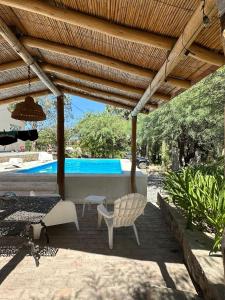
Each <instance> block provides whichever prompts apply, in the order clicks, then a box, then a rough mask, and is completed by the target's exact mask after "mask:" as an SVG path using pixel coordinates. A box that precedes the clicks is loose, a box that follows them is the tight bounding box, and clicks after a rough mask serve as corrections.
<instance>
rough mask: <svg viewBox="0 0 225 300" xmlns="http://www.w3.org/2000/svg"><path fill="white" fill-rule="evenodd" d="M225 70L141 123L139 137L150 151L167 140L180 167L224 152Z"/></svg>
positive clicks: (221, 70) (205, 80)
mask: <svg viewBox="0 0 225 300" xmlns="http://www.w3.org/2000/svg"><path fill="white" fill-rule="evenodd" d="M224 79H225V68H221V69H219V70H218V71H217V72H215V73H214V74H212V75H211V76H209V77H207V78H205V79H204V80H202V81H201V82H199V83H198V84H197V85H195V86H194V87H193V88H191V89H189V90H187V91H186V92H184V93H182V94H180V95H179V96H177V97H176V98H175V99H173V100H172V101H171V102H169V103H167V104H165V105H163V106H162V107H161V108H159V109H157V110H156V111H154V112H153V113H150V114H149V115H148V116H147V117H144V118H143V119H141V120H140V129H139V136H140V138H141V142H143V143H147V144H148V145H149V148H150V149H151V148H152V147H154V145H155V144H160V145H161V144H162V141H163V140H164V141H165V142H166V143H167V144H168V146H169V149H170V150H171V149H172V148H174V147H176V148H177V149H178V154H179V161H180V165H181V166H182V165H187V164H189V163H190V161H191V160H192V159H193V158H195V157H196V153H197V152H199V153H201V160H202V161H204V160H207V159H209V157H210V156H211V157H212V158H216V157H217V156H218V153H222V149H223V130H224V129H223V126H224V124H223V119H224V104H225V89H224Z"/></svg>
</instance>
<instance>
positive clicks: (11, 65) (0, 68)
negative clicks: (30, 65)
mask: <svg viewBox="0 0 225 300" xmlns="http://www.w3.org/2000/svg"><path fill="white" fill-rule="evenodd" d="M24 66H26V63H25V62H24V61H23V60H16V61H11V62H8V63H4V64H0V72H4V71H9V70H13V69H16V68H21V67H24Z"/></svg>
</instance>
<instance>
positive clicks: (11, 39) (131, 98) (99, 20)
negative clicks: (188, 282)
mask: <svg viewBox="0 0 225 300" xmlns="http://www.w3.org/2000/svg"><path fill="white" fill-rule="evenodd" d="M224 13H225V1H224V0H217V1H215V0H205V1H200V0H189V1H185V0H101V1H99V0H70V1H69V0H51V1H50V0H49V1H44V0H27V1H26V0H0V34H1V38H0V51H1V52H0V53H1V54H0V73H1V77H0V104H5V103H12V102H17V101H23V100H24V97H25V96H26V95H28V94H27V90H28V80H27V66H28V65H29V66H30V68H31V70H32V79H31V89H30V94H29V95H31V96H33V97H39V96H43V95H47V94H50V93H52V94H54V95H55V96H56V97H57V136H58V173H57V180H58V185H59V192H60V194H61V196H62V197H64V104H63V95H64V93H70V94H72V95H77V96H81V97H84V98H87V99H90V100H94V101H99V102H102V103H106V104H109V105H113V106H116V107H120V108H124V109H128V110H130V111H131V116H132V170H131V191H132V192H134V191H135V190H136V187H135V169H136V124H137V114H138V113H140V112H144V113H148V112H151V111H153V110H155V109H157V107H158V106H160V105H162V104H163V103H165V102H167V101H170V100H171V99H172V98H173V97H175V96H176V95H178V94H179V93H181V92H183V91H184V90H186V89H188V88H190V87H191V86H192V85H193V84H195V83H196V82H198V81H199V80H201V79H202V78H204V77H205V76H207V75H208V74H210V73H212V72H214V71H215V70H216V69H217V68H219V67H220V66H222V65H224V63H225V58H224V53H223V45H222V38H221V31H222V30H221V29H223V28H224V26H225V21H224V19H225V18H224Z"/></svg>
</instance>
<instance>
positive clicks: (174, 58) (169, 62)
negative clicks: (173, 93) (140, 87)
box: [132, 0, 217, 116]
mask: <svg viewBox="0 0 225 300" xmlns="http://www.w3.org/2000/svg"><path fill="white" fill-rule="evenodd" d="M204 10H205V14H206V15H208V16H210V17H211V16H214V14H215V13H216V12H217V9H216V6H215V2H214V0H206V1H205V8H204ZM202 29H203V12H202V3H201V4H200V5H199V6H198V8H197V9H196V11H195V12H194V14H193V15H192V17H191V19H190V20H189V22H188V23H187V25H186V26H185V29H184V31H183V33H182V34H181V36H180V37H179V39H178V41H177V42H176V44H175V45H174V47H173V49H172V51H171V52H170V54H169V56H168V58H167V59H166V61H165V62H164V64H163V66H162V67H161V69H160V70H159V71H158V73H157V74H156V76H155V77H154V78H153V80H152V82H151V84H150V85H149V86H148V88H147V89H146V91H145V93H144V95H143V96H142V97H141V100H140V101H139V103H138V104H137V106H136V107H135V109H134V110H133V112H132V116H136V115H137V114H138V112H140V111H141V110H142V108H143V107H144V106H145V104H146V103H147V102H148V101H149V100H150V99H151V98H152V96H153V95H154V93H155V92H156V91H157V89H158V88H159V86H160V85H161V83H162V82H164V81H165V80H166V77H167V76H168V75H169V74H170V73H171V72H172V71H173V69H174V68H175V67H176V66H177V64H178V63H179V62H180V60H181V59H182V57H183V55H184V54H185V52H186V51H187V49H188V48H189V47H190V45H191V44H192V43H193V41H194V40H195V39H196V37H197V35H198V34H199V33H200V31H201V30H202Z"/></svg>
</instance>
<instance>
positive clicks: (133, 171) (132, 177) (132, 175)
mask: <svg viewBox="0 0 225 300" xmlns="http://www.w3.org/2000/svg"><path fill="white" fill-rule="evenodd" d="M131 122H132V127H131V128H132V133H131V155H132V163H131V172H130V180H131V193H136V192H137V186H136V159H137V116H132V118H131Z"/></svg>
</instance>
